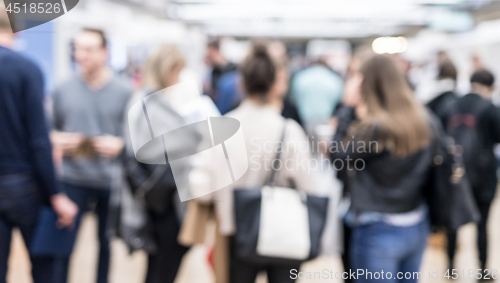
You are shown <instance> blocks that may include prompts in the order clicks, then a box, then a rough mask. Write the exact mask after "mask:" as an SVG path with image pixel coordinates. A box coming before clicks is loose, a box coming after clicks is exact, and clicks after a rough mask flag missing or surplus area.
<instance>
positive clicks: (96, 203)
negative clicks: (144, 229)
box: [54, 182, 111, 283]
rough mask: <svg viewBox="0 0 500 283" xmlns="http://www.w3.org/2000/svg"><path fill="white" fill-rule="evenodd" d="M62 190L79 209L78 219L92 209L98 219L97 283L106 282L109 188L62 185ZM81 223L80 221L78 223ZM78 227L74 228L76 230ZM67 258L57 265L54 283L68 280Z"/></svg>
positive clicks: (108, 249) (108, 251)
mask: <svg viewBox="0 0 500 283" xmlns="http://www.w3.org/2000/svg"><path fill="white" fill-rule="evenodd" d="M63 188H64V190H65V192H66V194H68V197H69V198H70V199H71V200H72V201H74V202H75V203H76V204H77V205H78V208H79V213H78V217H82V215H83V214H84V213H85V212H87V211H89V210H90V209H92V210H93V211H94V212H95V213H96V214H97V218H98V221H99V222H98V237H99V263H98V268H97V280H96V282H97V283H107V282H108V271H109V257H110V248H109V239H108V237H107V236H106V221H107V218H108V209H109V196H110V193H111V190H110V188H92V187H85V186H78V185H73V184H69V183H65V182H64V183H63ZM78 223H81V221H78ZM78 228H79V227H75V229H78ZM68 268H69V258H60V259H59V260H58V263H57V268H56V270H57V272H56V279H55V280H54V283H65V282H67V280H68Z"/></svg>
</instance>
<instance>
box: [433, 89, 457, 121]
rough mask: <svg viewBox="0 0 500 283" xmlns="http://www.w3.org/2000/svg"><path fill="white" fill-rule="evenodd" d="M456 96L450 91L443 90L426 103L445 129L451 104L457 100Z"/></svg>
mask: <svg viewBox="0 0 500 283" xmlns="http://www.w3.org/2000/svg"><path fill="white" fill-rule="evenodd" d="M457 99H458V98H457V96H456V95H455V93H453V92H452V91H447V92H444V93H442V94H440V95H438V96H437V97H436V98H434V99H433V100H431V101H430V102H429V103H427V107H428V108H429V110H431V111H432V113H434V115H436V116H437V117H438V118H439V120H440V121H441V125H442V126H443V128H445V129H446V121H447V119H448V118H449V115H451V113H450V112H451V110H452V108H453V105H454V104H455V103H456V101H457Z"/></svg>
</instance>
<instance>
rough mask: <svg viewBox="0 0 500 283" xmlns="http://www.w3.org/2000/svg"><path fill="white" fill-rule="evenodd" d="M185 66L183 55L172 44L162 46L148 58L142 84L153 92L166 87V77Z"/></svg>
mask: <svg viewBox="0 0 500 283" xmlns="http://www.w3.org/2000/svg"><path fill="white" fill-rule="evenodd" d="M185 65H186V62H185V60H184V55H182V52H181V51H180V50H179V48H177V46H175V45H173V44H165V45H162V46H161V47H160V48H159V49H158V50H157V51H156V52H154V53H153V54H152V55H151V56H149V58H148V60H147V61H146V66H145V71H144V73H145V75H144V76H145V78H144V82H145V84H146V85H147V86H148V87H151V88H153V89H154V90H159V89H164V88H166V87H168V85H167V77H168V76H169V74H170V72H172V70H175V69H183V68H184V66H185Z"/></svg>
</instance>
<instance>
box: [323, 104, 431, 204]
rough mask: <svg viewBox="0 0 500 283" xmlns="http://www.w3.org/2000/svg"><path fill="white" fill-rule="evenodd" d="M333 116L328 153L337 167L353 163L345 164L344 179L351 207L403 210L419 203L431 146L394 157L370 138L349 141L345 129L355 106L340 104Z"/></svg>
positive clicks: (425, 178) (427, 171)
mask: <svg viewBox="0 0 500 283" xmlns="http://www.w3.org/2000/svg"><path fill="white" fill-rule="evenodd" d="M429 114H430V113H429ZM336 116H337V118H338V128H337V132H336V134H335V136H334V139H333V142H332V145H333V146H332V147H331V149H330V155H331V159H332V162H333V164H334V166H335V168H336V169H339V167H340V165H341V164H344V165H345V166H347V164H348V163H349V164H351V166H352V167H351V168H347V175H348V179H347V180H346V181H347V182H348V183H347V185H348V187H349V194H350V195H351V209H352V210H353V211H354V212H368V211H370V212H381V213H402V212H408V211H411V210H414V209H416V208H417V207H418V206H419V205H420V204H422V203H423V202H424V198H425V196H424V185H425V183H426V182H427V180H428V176H429V172H430V164H431V160H432V156H433V150H432V148H431V146H429V147H428V148H426V149H423V150H421V151H419V152H416V153H414V154H412V155H410V156H407V157H405V158H396V157H394V156H392V155H391V154H390V153H389V152H388V151H387V150H384V149H382V146H380V145H378V144H377V143H375V142H373V141H372V142H370V141H368V142H363V140H364V139H361V138H357V137H354V146H353V144H352V142H351V144H349V145H348V144H347V142H346V137H347V135H348V133H347V129H348V127H349V126H350V124H351V123H352V122H353V121H354V120H355V116H354V110H353V109H352V108H349V107H341V108H340V109H338V111H337V112H336ZM363 143H364V147H363ZM429 144H431V143H429ZM335 146H337V150H335V148H334V147H335ZM342 146H343V147H342ZM347 146H349V148H348V149H347V150H346V148H347ZM341 161H343V162H341Z"/></svg>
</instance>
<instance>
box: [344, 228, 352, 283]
mask: <svg viewBox="0 0 500 283" xmlns="http://www.w3.org/2000/svg"><path fill="white" fill-rule="evenodd" d="M350 245H351V227H349V226H348V225H346V224H345V223H344V253H343V254H342V263H343V264H344V271H347V272H349V270H351V257H350V250H351V249H350ZM351 282H352V280H351V278H349V277H348V278H347V279H344V283H351Z"/></svg>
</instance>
